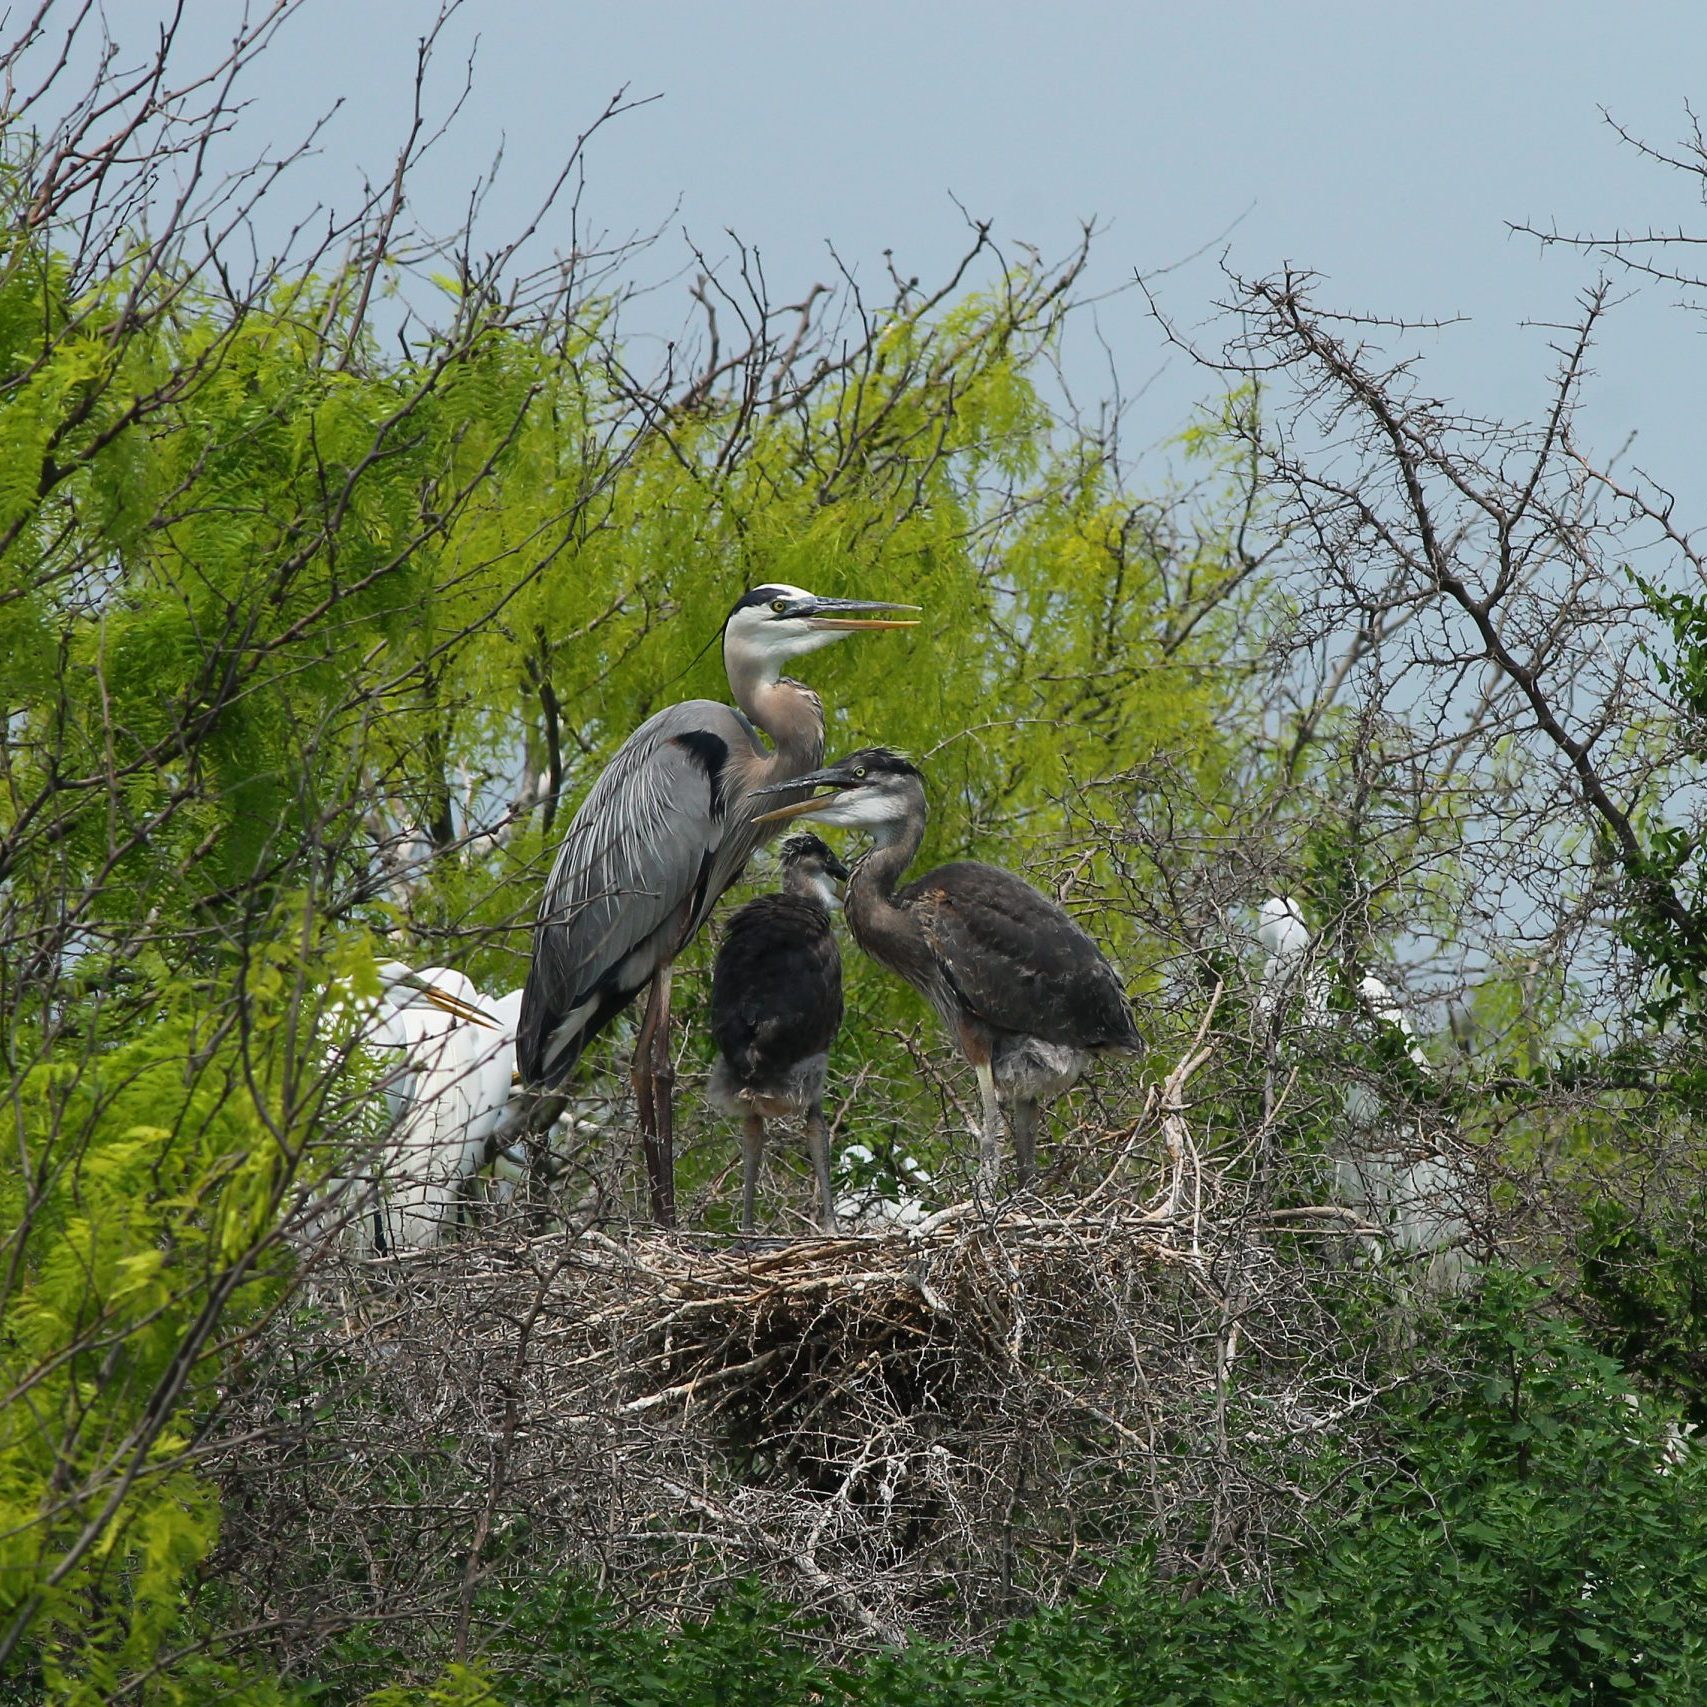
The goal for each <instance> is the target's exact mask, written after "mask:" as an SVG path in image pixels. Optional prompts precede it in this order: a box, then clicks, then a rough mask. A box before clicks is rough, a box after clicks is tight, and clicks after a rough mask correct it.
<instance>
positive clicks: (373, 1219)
mask: <svg viewBox="0 0 1707 1707" xmlns="http://www.w3.org/2000/svg"><path fill="white" fill-rule="evenodd" d="M378 970H379V977H380V994H379V996H378V997H377V998H369V999H367V1000H366V1001H360V1000H358V1001H357V1002H355V1003H353V1004H351V1006H352V1007H353V1010H354V1012H355V1015H356V1024H355V1030H354V1036H353V1038H352V1042H353V1043H354V1044H355V1045H357V1046H358V1047H359V1048H361V1049H362V1050H363V1051H365V1052H366V1053H367V1055H368V1057H369V1058H370V1059H372V1060H374V1061H376V1062H377V1064H378V1065H379V1066H380V1068H381V1069H382V1072H383V1075H384V1076H383V1078H382V1080H381V1083H380V1088H381V1089H382V1090H383V1091H384V1093H385V1102H386V1108H387V1112H388V1114H389V1117H390V1118H389V1121H388V1127H387V1131H386V1132H385V1134H384V1135H383V1137H382V1138H381V1139H380V1140H379V1142H378V1143H377V1144H376V1145H375V1147H374V1150H373V1163H374V1166H373V1173H372V1174H371V1175H370V1176H369V1177H367V1178H365V1179H355V1178H349V1179H344V1180H341V1181H338V1182H335V1184H334V1187H333V1195H334V1196H335V1197H337V1196H341V1195H342V1194H344V1193H347V1192H348V1191H350V1190H351V1189H352V1188H354V1187H357V1186H363V1187H366V1188H368V1190H367V1195H368V1201H366V1202H364V1204H363V1206H362V1208H361V1210H360V1212H359V1213H358V1214H356V1215H354V1216H353V1217H352V1221H351V1226H352V1229H353V1231H354V1233H355V1235H356V1238H357V1241H358V1245H359V1248H360V1249H361V1250H362V1251H363V1253H364V1254H369V1255H384V1254H386V1253H388V1252H394V1251H410V1250H427V1249H430V1248H431V1247H432V1246H434V1245H436V1244H438V1243H439V1242H440V1240H441V1239H443V1238H444V1237H445V1235H446V1234H447V1233H448V1232H449V1230H450V1228H451V1227H452V1226H454V1225H455V1223H456V1220H457V1217H458V1212H459V1205H460V1202H461V1198H462V1195H463V1191H464V1188H465V1186H466V1184H467V1182H468V1181H469V1180H470V1179H471V1178H472V1177H473V1176H474V1175H475V1174H476V1173H477V1172H478V1171H479V1170H480V1168H481V1167H482V1166H484V1164H485V1163H486V1161H487V1159H488V1157H489V1155H490V1153H491V1151H492V1149H493V1148H494V1147H495V1145H496V1143H497V1140H498V1136H499V1133H500V1130H501V1129H502V1127H503V1121H504V1114H505V1111H506V1109H507V1107H508V1105H509V1102H510V1095H511V1090H512V1087H513V1083H514V1080H515V1060H516V1021H517V1018H518V1017H519V1015H520V1012H521V1000H522V993H521V991H520V990H512V991H511V992H510V993H509V994H508V995H506V996H500V997H498V998H497V999H496V1000H495V1001H492V1002H487V1001H486V999H485V998H484V997H483V996H482V995H481V994H480V992H479V990H478V989H476V988H475V986H474V984H473V983H472V982H470V980H469V979H468V978H466V977H464V976H463V974H462V973H460V972H453V971H451V970H450V969H448V968H447V967H443V966H429V967H425V968H423V969H422V970H420V971H418V972H417V971H413V970H411V969H410V968H409V967H407V966H404V965H402V964H401V963H400V962H398V961H394V960H392V961H386V962H384V963H382V964H381V965H380V967H379V969H378ZM339 1006H340V1008H341V1007H342V1006H343V1004H339ZM335 1011H336V1010H335Z"/></svg>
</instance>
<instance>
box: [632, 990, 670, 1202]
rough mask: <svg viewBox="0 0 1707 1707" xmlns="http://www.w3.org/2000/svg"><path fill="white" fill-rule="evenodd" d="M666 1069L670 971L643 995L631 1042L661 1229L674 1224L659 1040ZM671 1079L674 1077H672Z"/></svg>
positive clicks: (644, 1141) (648, 1179) (650, 1189)
mask: <svg viewBox="0 0 1707 1707" xmlns="http://www.w3.org/2000/svg"><path fill="white" fill-rule="evenodd" d="M660 1039H661V1040H662V1043H663V1056H664V1062H665V1065H666V1067H667V1066H668V1064H669V1059H670V970H669V968H668V967H665V968H664V970H663V971H661V972H660V973H659V974H658V975H657V977H655V978H654V979H653V980H652V988H651V989H650V990H649V991H648V992H647V996H646V1017H645V1018H644V1019H643V1020H642V1021H641V1022H640V1035H639V1036H638V1037H637V1038H635V1040H634V1100H635V1103H636V1105H637V1110H638V1113H639V1116H640V1147H641V1149H642V1150H643V1151H644V1152H645V1155H646V1185H647V1190H648V1192H649V1193H650V1196H651V1199H652V1219H653V1220H654V1221H655V1222H656V1223H657V1224H658V1225H659V1226H660V1227H673V1226H674V1225H675V1222H676V1179H675V1157H674V1156H673V1155H672V1153H671V1146H670V1131H669V1115H668V1113H667V1112H666V1114H665V1115H664V1118H663V1122H662V1123H660V1120H659V1113H658V1110H659V1103H660V1100H661V1099H660V1094H659V1093H660V1090H661V1091H662V1101H663V1105H664V1107H665V1109H666V1110H667V1109H668V1106H669V1087H668V1084H667V1083H666V1084H665V1085H664V1086H662V1087H661V1086H660V1085H659V1083H658V1054H659V1048H658V1046H659V1041H660ZM670 1077H672V1078H673V1077H674V1075H673V1074H671V1075H670Z"/></svg>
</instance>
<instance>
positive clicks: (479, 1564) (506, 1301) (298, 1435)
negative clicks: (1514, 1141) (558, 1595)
mask: <svg viewBox="0 0 1707 1707" xmlns="http://www.w3.org/2000/svg"><path fill="white" fill-rule="evenodd" d="M1190 1067H1191V1062H1190V1060H1188V1061H1187V1062H1185V1063H1182V1065H1181V1068H1180V1069H1178V1070H1176V1072H1175V1074H1174V1075H1173V1077H1172V1078H1170V1080H1169V1081H1168V1084H1167V1085H1166V1086H1164V1087H1161V1088H1160V1089H1159V1091H1158V1092H1156V1093H1153V1094H1152V1099H1151V1103H1150V1106H1149V1108H1148V1109H1147V1110H1146V1112H1145V1114H1144V1115H1143V1117H1142V1118H1141V1119H1140V1121H1138V1122H1136V1123H1135V1124H1134V1126H1133V1128H1132V1129H1131V1131H1129V1132H1128V1133H1126V1134H1121V1135H1111V1139H1112V1138H1121V1139H1124V1142H1125V1147H1126V1149H1127V1150H1128V1151H1130V1149H1131V1147H1132V1145H1134V1144H1140V1145H1142V1146H1143V1147H1145V1148H1146V1149H1147V1151H1148V1153H1149V1155H1150V1156H1151V1157H1153V1158H1154V1159H1155V1160H1156V1161H1159V1162H1160V1163H1161V1182H1160V1183H1161V1189H1160V1191H1159V1192H1158V1193H1157V1194H1156V1196H1155V1197H1154V1198H1153V1200H1152V1201H1151V1202H1150V1203H1149V1204H1148V1205H1147V1206H1143V1207H1140V1206H1139V1205H1137V1204H1136V1203H1134V1202H1133V1196H1132V1191H1131V1187H1132V1183H1133V1175H1132V1171H1131V1167H1130V1166H1129V1165H1128V1164H1129V1160H1130V1158H1129V1157H1128V1158H1127V1160H1124V1161H1123V1160H1122V1156H1121V1146H1120V1145H1119V1144H1115V1145H1114V1146H1113V1150H1112V1153H1113V1155H1114V1162H1113V1164H1112V1165H1111V1167H1110V1169H1109V1172H1108V1175H1107V1177H1106V1178H1105V1179H1104V1181H1103V1183H1102V1185H1101V1186H1099V1187H1097V1188H1096V1189H1095V1190H1093V1191H1091V1192H1090V1193H1088V1194H1087V1195H1084V1196H1082V1197H1080V1198H1078V1199H1077V1200H1076V1201H1073V1202H1071V1203H1066V1204H1059V1205H1046V1204H1044V1203H1042V1202H1041V1201H1039V1200H1036V1199H1032V1200H1027V1201H1026V1203H1025V1204H1024V1205H1022V1206H1008V1207H1007V1208H1006V1209H1005V1210H1004V1211H1002V1212H1000V1213H997V1212H994V1211H991V1210H989V1209H988V1208H986V1207H981V1206H979V1205H977V1204H973V1203H966V1204H960V1205H957V1206H954V1207H952V1208H949V1209H946V1210H943V1211H941V1212H940V1213H938V1214H936V1215H935V1216H933V1217H932V1218H931V1219H930V1220H928V1221H926V1222H925V1223H923V1224H922V1225H921V1226H918V1227H915V1228H913V1229H911V1230H909V1231H907V1232H905V1233H888V1234H871V1235H859V1236H847V1237H823V1238H803V1239H795V1240H786V1241H785V1240H768V1241H767V1240H758V1241H753V1240H748V1241H740V1240H732V1239H728V1238H721V1237H716V1236H712V1235H697V1236H695V1235H679V1234H662V1233H654V1232H650V1231H641V1230H636V1229H627V1230H623V1229H614V1228H609V1227H603V1228H601V1227H582V1228H579V1229H570V1230H566V1231H562V1232H555V1233H552V1234H549V1235H543V1236H535V1237H531V1238H530V1237H524V1236H521V1234H520V1232H519V1231H516V1232H513V1234H512V1235H511V1236H505V1234H504V1232H503V1230H502V1229H495V1230H493V1231H491V1232H490V1233H489V1234H488V1235H487V1236H484V1237H481V1238H470V1239H467V1240H464V1241H461V1242H458V1243H456V1244H454V1245H451V1246H448V1247H446V1248H444V1249H441V1250H438V1251H435V1252H430V1253H422V1254H418V1255H415V1256H412V1257H406V1258H403V1259H395V1258H394V1259H389V1260H383V1261H379V1262H372V1263H366V1264H362V1263H349V1264H346V1265H345V1266H343V1267H342V1268H340V1267H338V1266H337V1264H336V1263H335V1262H334V1263H333V1264H332V1265H331V1266H330V1267H326V1266H322V1267H321V1268H320V1269H319V1270H318V1272H317V1274H316V1278H315V1281H314V1294H313V1304H312V1307H311V1308H298V1309H297V1310H295V1311H294V1312H291V1313H285V1312H281V1313H280V1314H279V1315H278V1316H277V1317H275V1319H274V1320H273V1322H272V1323H271V1324H270V1326H269V1327H268V1328H267V1329H266V1330H265V1331H264V1332H262V1333H260V1334H258V1335H257V1336H256V1337H255V1338H254V1340H253V1341H252V1343H251V1344H250V1346H249V1348H248V1354H247V1360H246V1364H245V1370H244V1376H243V1379H242V1380H241V1381H240V1382H238V1383H237V1384H236V1386H234V1388H233V1389H232V1390H231V1391H230V1393H229V1395H228V1397H227V1400H226V1403H225V1405H224V1407H223V1409H222V1411H221V1415H220V1419H219V1425H218V1426H219V1429H220V1431H221V1432H222V1433H223V1434H224V1436H225V1438H226V1440H227V1442H228V1443H229V1444H228V1445H227V1446H226V1447H225V1448H224V1449H223V1451H222V1453H221V1455H220V1463H221V1473H222V1475H223V1477H224V1480H225V1484H226V1490H227V1511H228V1514H229V1516H228V1520H227V1524H226V1529H225V1540H224V1543H223V1549H224V1552H223V1557H222V1558H221V1560H220V1561H219V1565H220V1569H221V1570H222V1572H223V1573H224V1574H225V1576H226V1577H227V1579H228V1580H229V1581H231V1582H233V1583H234V1584H236V1585H239V1587H240V1588H241V1587H242V1586H243V1585H247V1588H248V1590H249V1591H250V1592H251V1594H252V1595H253V1598H254V1601H255V1603H256V1604H257V1606H260V1607H264V1608H265V1609H266V1619H267V1621H268V1622H269V1623H270V1625H271V1627H272V1628H274V1629H276V1630H278V1631H279V1632H281V1636H280V1640H281V1642H284V1643H285V1644H286V1645H287V1646H288V1645H291V1642H292V1641H293V1640H297V1639H304V1640H306V1639H309V1638H308V1637H305V1636H303V1632H310V1633H312V1632H316V1631H317V1632H321V1633H324V1632H326V1631H328V1630H332V1629H335V1628H337V1627H338V1626H339V1625H340V1623H346V1622H347V1623H356V1622H360V1621H363V1620H367V1619H374V1618H381V1619H392V1620H409V1619H422V1618H424V1619H427V1620H430V1621H438V1622H440V1623H442V1624H445V1625H449V1626H454V1627H455V1628H456V1629H457V1632H458V1645H459V1647H463V1646H466V1645H467V1644H468V1643H469V1641H470V1637H469V1632H470V1630H471V1629H472V1630H474V1631H475V1632H476V1634H477V1632H478V1629H479V1627H480V1619H481V1617H482V1615H483V1614H482V1608H483V1607H484V1606H486V1605H488V1604H489V1600H488V1598H487V1591H488V1590H489V1589H491V1588H493V1587H494V1586H512V1587H523V1588H525V1585H526V1583H527V1581H528V1580H529V1579H530V1578H538V1577H539V1576H541V1575H545V1574H559V1575H561V1574H563V1573H567V1574H569V1575H571V1576H574V1577H576V1578H577V1579H580V1580H589V1581H592V1582H594V1583H596V1584H597V1585H598V1586H599V1587H600V1588H601V1589H602V1590H603V1591H604V1592H605V1593H607V1594H609V1595H611V1596H613V1597H615V1598H616V1599H617V1600H618V1601H619V1602H622V1603H624V1604H627V1605H629V1606H631V1607H632V1608H633V1609H634V1610H636V1611H641V1610H644V1611H646V1612H648V1613H650V1614H653V1615H656V1614H658V1613H660V1612H663V1613H665V1614H674V1615H678V1616H684V1617H686V1616H694V1615H698V1614H703V1613H704V1612H706V1611H707V1610H709V1609H710V1608H711V1607H712V1606H714V1605H715V1604H716V1603H717V1601H718V1599H719V1598H720V1596H721V1595H723V1594H724V1593H725V1592H726V1591H727V1588H728V1585H729V1584H730V1583H731V1582H732V1581H734V1580H738V1579H749V1578H758V1579H760V1580H761V1581H762V1582H763V1583H764V1584H765V1585H766V1586H767V1587H768V1588H769V1589H770V1590H771V1591H772V1592H773V1593H776V1594H778V1595H781V1596H783V1597H785V1598H787V1599H789V1600H792V1601H794V1602H795V1603H797V1604H799V1605H801V1606H802V1607H803V1608H804V1609H807V1610H809V1611H810V1612H812V1613H814V1614H816V1615H818V1616H820V1617H821V1618H823V1619H824V1620H825V1628H826V1629H827V1630H828V1632H829V1633H830V1636H831V1638H832V1639H834V1640H837V1641H840V1642H847V1643H854V1644H859V1643H870V1642H873V1641H898V1640H901V1639H903V1637H904V1634H905V1633H908V1632H932V1633H936V1634H939V1635H943V1636H948V1637H954V1638H960V1639H971V1638H975V1637H976V1635H977V1633H978V1631H979V1630H980V1629H981V1628H983V1627H985V1626H987V1625H988V1624H990V1623H991V1622H993V1621H996V1620H999V1619H1002V1618H1005V1617H1009V1616H1012V1615H1014V1614H1016V1613H1018V1612H1022V1611H1024V1610H1027V1609H1029V1608H1031V1607H1035V1606H1037V1605H1041V1604H1048V1603H1053V1602H1055V1601H1058V1600H1059V1599H1060V1598H1061V1597H1062V1596H1063V1595H1064V1594H1066V1593H1069V1592H1070V1591H1072V1590H1073V1589H1075V1588H1078V1587H1082V1586H1084V1585H1085V1584H1087V1583H1088V1582H1089V1581H1091V1580H1094V1577H1095V1575H1096V1574H1097V1573H1098V1572H1099V1571H1100V1570H1102V1569H1104V1568H1106V1562H1107V1560H1108V1558H1109V1557H1110V1556H1111V1554H1116V1553H1118V1552H1119V1551H1120V1550H1122V1549H1125V1548H1131V1547H1135V1546H1138V1545H1143V1546H1145V1547H1147V1548H1148V1549H1149V1550H1151V1551H1152V1553H1153V1554H1154V1556H1155V1558H1156V1560H1157V1563H1158V1567H1159V1568H1160V1569H1162V1570H1164V1571H1169V1572H1174V1573H1179V1574H1182V1575H1185V1576H1187V1577H1189V1578H1190V1579H1191V1580H1196V1581H1202V1580H1212V1579H1214V1578H1216V1577H1218V1576H1219V1577H1232V1576H1235V1575H1248V1574H1249V1572H1250V1571H1251V1570H1253V1569H1256V1570H1261V1569H1262V1568H1264V1566H1265V1563H1266V1562H1269V1561H1272V1560H1273V1558H1274V1557H1276V1549H1277V1546H1283V1545H1284V1544H1288V1543H1293V1542H1296V1541H1298V1540H1299V1539H1301V1538H1302V1537H1303V1536H1304V1535H1306V1534H1307V1533H1308V1530H1309V1527H1310V1523H1311V1507H1310V1502H1311V1499H1312V1498H1314V1497H1316V1496H1314V1495H1310V1494H1308V1493H1307V1492H1305V1491H1304V1490H1307V1489H1308V1488H1310V1487H1312V1486H1320V1485H1323V1483H1322V1479H1320V1478H1316V1479H1312V1477H1311V1476H1309V1475H1308V1474H1307V1473H1305V1469H1306V1467H1305V1465H1304V1463H1303V1460H1305V1459H1307V1458H1310V1457H1313V1456H1315V1455H1317V1454H1321V1453H1325V1452H1332V1453H1334V1454H1335V1455H1336V1461H1337V1462H1338V1463H1339V1464H1340V1465H1341V1467H1343V1466H1344V1464H1345V1462H1346V1460H1347V1458H1348V1456H1350V1457H1353V1458H1355V1456H1356V1455H1357V1454H1358V1453H1359V1452H1360V1451H1369V1450H1372V1448H1371V1447H1370V1446H1369V1445H1368V1442H1367V1441H1365V1440H1363V1438H1362V1437H1361V1436H1359V1434H1358V1427H1359V1424H1360V1422H1361V1421H1362V1420H1363V1419H1364V1418H1365V1417H1366V1415H1367V1411H1368V1407H1369V1405H1370V1402H1371V1400H1372V1399H1373V1398H1374V1397H1375V1396H1376V1395H1377V1394H1378V1392H1379V1391H1380V1388H1381V1381H1380V1378H1379V1377H1378V1375H1377V1374H1376V1373H1374V1372H1373V1371H1371V1370H1370V1369H1368V1368H1367V1367H1366V1366H1364V1365H1363V1364H1362V1363H1361V1361H1359V1359H1360V1357H1361V1355H1362V1354H1361V1353H1354V1352H1353V1351H1352V1350H1351V1349H1350V1348H1351V1346H1352V1344H1353V1342H1352V1340H1351V1338H1350V1336H1347V1335H1345V1334H1343V1333H1341V1332H1340V1331H1338V1329H1337V1326H1336V1323H1335V1321H1334V1319H1333V1310H1334V1307H1335V1286H1334V1284H1333V1283H1332V1280H1331V1276H1332V1274H1333V1273H1334V1272H1335V1271H1332V1270H1324V1268H1323V1267H1322V1265H1321V1263H1320V1261H1319V1260H1318V1258H1317V1256H1316V1255H1315V1254H1313V1253H1312V1252H1311V1251H1310V1250H1309V1249H1308V1247H1307V1242H1304V1241H1299V1240H1297V1239H1295V1238H1293V1237H1292V1236H1291V1234H1292V1232H1293V1231H1295V1230H1296V1227H1297V1221H1296V1216H1297V1211H1295V1210H1294V1211H1288V1212H1285V1213H1286V1214H1287V1215H1289V1216H1291V1217H1293V1219H1292V1220H1289V1221H1285V1222H1282V1221H1280V1220H1276V1219H1274V1218H1267V1219H1265V1218H1264V1217H1263V1216H1262V1215H1260V1214H1258V1213H1255V1212H1254V1210H1253V1207H1252V1204H1251V1201H1250V1200H1249V1199H1248V1198H1247V1199H1242V1200H1239V1201H1241V1202H1243V1205H1244V1207H1243V1210H1242V1211H1240V1212H1235V1211H1236V1210H1237V1209H1238V1203H1236V1202H1235V1199H1234V1197H1233V1196H1232V1195H1231V1188H1228V1192H1227V1193H1226V1194H1223V1195H1219V1196H1218V1195H1217V1191H1218V1189H1219V1188H1218V1187H1217V1183H1216V1177H1215V1176H1214V1175H1213V1174H1212V1173H1211V1172H1209V1171H1207V1170H1206V1169H1205V1168H1204V1167H1203V1166H1202V1164H1201V1160H1200V1158H1199V1157H1198V1156H1197V1153H1196V1151H1195V1149H1194V1147H1193V1146H1192V1143H1191V1135H1190V1132H1189V1130H1188V1129H1187V1127H1186V1126H1185V1123H1184V1118H1183V1104H1182V1101H1181V1097H1180V1091H1181V1089H1182V1088H1183V1085H1184V1082H1185V1078H1186V1077H1187V1076H1189V1070H1190ZM1158 1139H1159V1140H1160V1142H1157V1140H1158ZM1151 1178H1152V1182H1154V1181H1155V1179H1156V1175H1155V1173H1154V1171H1152V1172H1151ZM1331 1213H1332V1212H1331V1211H1326V1210H1325V1211H1324V1214H1331ZM1339 1272H1341V1273H1347V1274H1349V1271H1339ZM1325 1275H1326V1276H1328V1277H1329V1278H1328V1282H1327V1283H1326V1284H1325V1283H1324V1277H1325ZM291 1631H295V1632H297V1637H296V1638H289V1637H288V1636H287V1634H285V1633H288V1632H291ZM476 1645H477V1643H476Z"/></svg>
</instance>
